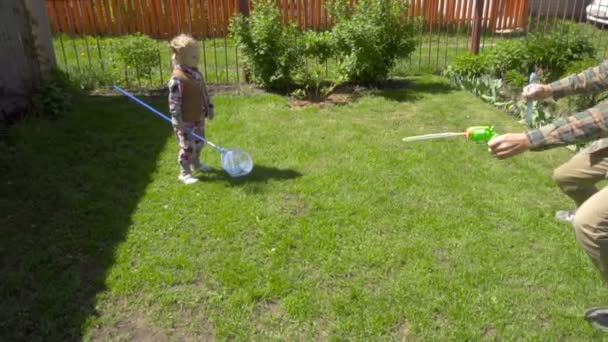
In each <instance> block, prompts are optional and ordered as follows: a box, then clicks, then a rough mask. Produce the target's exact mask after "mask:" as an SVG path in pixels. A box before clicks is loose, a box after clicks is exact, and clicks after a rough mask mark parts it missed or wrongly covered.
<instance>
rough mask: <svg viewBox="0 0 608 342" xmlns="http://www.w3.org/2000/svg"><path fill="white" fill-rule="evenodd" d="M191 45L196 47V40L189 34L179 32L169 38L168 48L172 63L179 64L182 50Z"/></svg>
mask: <svg viewBox="0 0 608 342" xmlns="http://www.w3.org/2000/svg"><path fill="white" fill-rule="evenodd" d="M191 47H198V42H197V41H196V39H194V38H192V36H190V35H187V34H180V35H179V36H176V37H175V38H173V39H171V42H170V43H169V49H171V61H172V62H173V65H175V64H179V62H180V55H181V54H182V52H183V51H184V50H185V49H187V48H191Z"/></svg>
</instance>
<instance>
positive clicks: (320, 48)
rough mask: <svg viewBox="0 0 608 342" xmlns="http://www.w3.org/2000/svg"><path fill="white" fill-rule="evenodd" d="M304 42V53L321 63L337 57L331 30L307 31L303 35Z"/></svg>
mask: <svg viewBox="0 0 608 342" xmlns="http://www.w3.org/2000/svg"><path fill="white" fill-rule="evenodd" d="M302 42H303V44H304V47H303V48H304V55H305V56H306V57H308V58H313V59H316V60H317V62H318V63H320V64H323V63H325V62H326V61H327V60H328V59H330V58H332V57H335V51H334V48H333V46H332V39H331V33H330V32H315V31H306V32H305V33H304V35H303V37H302Z"/></svg>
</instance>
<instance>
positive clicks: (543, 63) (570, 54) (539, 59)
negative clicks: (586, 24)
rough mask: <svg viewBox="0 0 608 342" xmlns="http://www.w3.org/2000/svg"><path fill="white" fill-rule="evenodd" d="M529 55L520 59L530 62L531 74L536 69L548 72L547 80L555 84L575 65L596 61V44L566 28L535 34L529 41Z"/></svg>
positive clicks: (580, 32)
mask: <svg viewBox="0 0 608 342" xmlns="http://www.w3.org/2000/svg"><path fill="white" fill-rule="evenodd" d="M525 46H526V52H527V54H526V55H524V56H520V58H522V59H524V60H526V63H527V66H528V70H527V71H528V72H531V71H532V69H533V67H534V65H539V66H540V67H542V68H543V70H544V71H545V80H546V81H553V80H557V79H559V78H560V76H561V75H562V74H563V73H564V72H565V71H566V70H567V68H568V66H569V65H570V64H572V62H574V61H581V60H585V59H589V58H594V57H595V54H596V51H595V48H594V47H593V44H592V43H591V41H590V40H589V38H588V36H587V35H585V34H584V33H583V32H582V31H581V30H580V29H577V28H576V27H574V26H572V25H566V24H562V25H559V26H558V27H557V29H556V30H555V31H552V32H551V33H549V34H542V33H534V34H531V35H530V36H529V37H528V39H526V40H525Z"/></svg>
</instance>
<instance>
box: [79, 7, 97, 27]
mask: <svg viewBox="0 0 608 342" xmlns="http://www.w3.org/2000/svg"><path fill="white" fill-rule="evenodd" d="M81 3H82V5H83V6H82V12H83V15H84V17H85V20H86V22H87V26H88V30H87V34H97V28H96V27H95V18H93V16H94V15H95V14H94V13H93V3H92V2H91V1H84V2H81Z"/></svg>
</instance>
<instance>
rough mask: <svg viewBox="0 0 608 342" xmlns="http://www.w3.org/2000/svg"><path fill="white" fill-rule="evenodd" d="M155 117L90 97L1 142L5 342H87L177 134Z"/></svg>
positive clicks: (0, 290) (1, 324)
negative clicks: (100, 299)
mask: <svg viewBox="0 0 608 342" xmlns="http://www.w3.org/2000/svg"><path fill="white" fill-rule="evenodd" d="M145 100H146V101H149V102H150V103H155V102H156V104H159V106H158V107H161V106H162V105H160V101H158V100H156V101H154V100H152V99H145ZM148 115H149V114H147V113H144V109H141V108H139V107H137V106H135V105H134V104H133V103H131V102H129V101H128V100H127V99H120V98H116V97H113V98H112V97H84V98H80V99H78V100H77V102H76V105H75V109H74V110H73V111H72V112H71V113H68V114H66V116H65V117H64V118H61V119H59V120H56V121H53V122H49V121H45V120H31V121H29V122H22V123H20V124H17V125H15V126H14V127H12V128H11V129H10V130H9V136H8V137H7V139H6V141H4V142H2V141H0V169H2V170H3V172H2V174H1V175H0V192H1V193H2V198H0V208H2V215H0V227H2V228H3V229H2V233H3V238H2V239H1V240H0V274H2V281H1V282H0V297H1V298H2V300H1V302H0V336H2V337H3V339H6V340H50V341H78V340H81V339H82V337H83V336H82V334H83V332H82V328H83V327H84V326H86V322H87V320H89V319H90V317H91V316H95V315H96V314H97V313H96V309H95V304H96V296H97V295H98V294H99V293H100V292H102V291H103V290H104V289H105V285H104V281H105V277H106V273H107V271H108V269H109V268H110V267H111V266H112V264H113V262H114V251H115V248H116V247H117V245H118V244H120V243H121V242H122V241H123V240H124V238H125V235H126V233H127V230H128V229H129V227H130V225H131V223H132V221H131V215H132V212H133V211H134V210H135V208H136V206H137V204H138V202H139V200H140V198H141V196H142V194H143V192H144V190H145V188H146V186H147V185H148V184H149V182H150V181H151V174H152V173H153V171H154V170H155V168H156V160H157V157H158V154H159V153H160V151H161V149H162V148H163V147H164V145H165V143H166V141H167V138H168V135H169V134H171V130H170V129H168V127H167V125H166V124H165V123H163V122H162V121H160V120H142V118H145V117H147V116H148Z"/></svg>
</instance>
